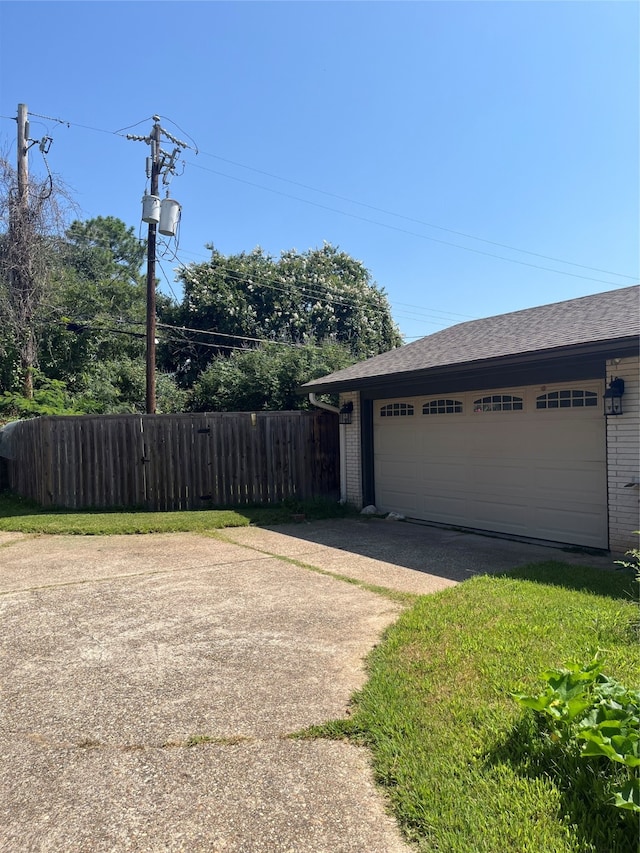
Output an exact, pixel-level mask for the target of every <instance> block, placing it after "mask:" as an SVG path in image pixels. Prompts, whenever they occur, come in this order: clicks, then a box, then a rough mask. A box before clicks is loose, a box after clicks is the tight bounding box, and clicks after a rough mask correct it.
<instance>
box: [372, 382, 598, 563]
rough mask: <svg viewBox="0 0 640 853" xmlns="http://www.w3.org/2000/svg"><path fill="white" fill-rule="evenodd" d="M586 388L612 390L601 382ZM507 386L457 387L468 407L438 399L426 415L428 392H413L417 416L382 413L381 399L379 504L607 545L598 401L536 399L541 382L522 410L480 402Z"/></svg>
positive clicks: (527, 392)
mask: <svg viewBox="0 0 640 853" xmlns="http://www.w3.org/2000/svg"><path fill="white" fill-rule="evenodd" d="M587 386H588V389H587ZM585 389H587V390H591V391H593V392H595V393H597V394H598V395H599V396H600V395H601V393H602V392H603V390H604V389H603V388H602V383H601V382H600V383H598V382H591V383H586V384H585ZM542 390H544V393H545V394H547V393H549V392H552V391H553V390H554V388H553V386H547V388H546V389H542ZM501 393H502V392H501V391H497V392H493V391H488V392H468V393H465V394H463V395H452V397H455V398H456V399H458V400H460V401H461V402H462V408H463V411H462V413H459V414H455V415H453V414H447V415H439V414H437V413H435V414H434V413H433V409H435V408H436V407H435V406H432V411H431V413H430V414H428V415H423V414H422V411H423V403H424V402H428V401H427V398H413V399H411V400H406V401H405V402H408V403H410V404H412V405H413V406H414V412H415V414H414V416H412V417H405V418H400V417H397V418H396V417H386V418H380V417H378V413H379V411H380V409H379V408H378V404H375V405H374V454H375V455H374V466H375V489H376V503H377V505H378V506H379V507H380V508H381V509H382V510H384V511H391V510H396V511H399V512H403V513H404V514H406V515H409V516H413V517H416V518H423V519H425V520H427V521H428V520H431V521H437V522H441V523H445V524H453V525H458V526H464V527H475V528H478V529H484V530H493V531H496V532H503V533H511V534H517V535H522V536H529V537H534V538H540V539H549V540H553V541H559V542H571V543H575V544H578V545H587V546H591V547H601V548H604V547H607V510H606V446H605V419H604V417H603V416H602V413H601V410H600V407H599V406H598V407H595V406H593V407H589V408H587V407H583V408H578V407H576V408H575V409H571V408H567V409H537V403H536V401H537V399H538V396H539V395H540V393H541V389H540V388H539V387H538V388H528V389H526V388H525V389H520V390H518V392H517V396H520V397H521V398H522V400H523V404H522V410H521V411H512V410H507V411H499V410H495V411H483V412H479V413H476V412H474V403H475V401H476V400H477V399H479V398H480V397H487V396H488V395H492V396H491V402H492V403H493V402H494V401H496V400H497V401H499V400H500V399H501V398H500V396H499V395H500V394H501ZM509 393H512V392H509V391H506V392H505V394H509ZM513 393H514V394H515V393H516V392H513ZM494 394H496V395H498V396H497V397H494V396H493V395H494ZM445 396H448V395H445ZM503 399H507V398H506V397H505V398H503ZM385 402H387V401H385ZM475 408H477V406H476V407H475Z"/></svg>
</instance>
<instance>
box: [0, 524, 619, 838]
mask: <svg viewBox="0 0 640 853" xmlns="http://www.w3.org/2000/svg"><path fill="white" fill-rule="evenodd" d="M283 558H284V559H283ZM292 559H293V560H295V561H297V562H302V563H304V564H305V566H306V567H301V566H300V565H296V564H295V563H293V562H291V560H292ZM540 559H565V560H570V561H577V562H585V558H584V556H583V555H568V554H565V553H560V552H555V551H550V550H549V549H546V548H541V547H539V546H528V545H519V544H517V543H512V542H504V541H501V540H494V539H484V538H482V537H477V536H469V535H467V534H461V533H455V532H451V531H440V530H435V529H434V528H428V527H423V526H418V525H408V524H398V523H396V524H390V523H388V522H382V521H373V520H372V521H367V522H360V521H357V520H348V521H347V520H343V521H331V522H318V523H315V524H301V525H294V526H287V527H281V528H278V529H277V530H261V529H256V528H243V529H235V530H228V531H224V532H222V533H221V534H218V535H216V536H214V537H213V538H209V537H205V536H198V535H195V534H171V535H152V536H113V537H80V536H78V537H51V536H37V537H30V536H21V535H16V534H0V626H1V630H2V643H1V652H0V678H1V690H2V693H1V696H0V772H1V777H2V783H1V789H0V827H1V829H0V850H2V851H11V853H21V851H29V853H32V851H74V853H80V851H92V853H95V851H145V853H146V851H149V852H150V851H185V853H186V851H189V853H192V851H233V853H241V851H242V853H261V851H265V853H266V851H269V853H284V851H296V853H297V851H301V853H302V851H309V853H325V851H326V853H341V851H344V853H348V851H354V853H356V851H357V853H396V851H397V853H400V851H407V850H408V848H407V847H406V845H405V844H404V842H403V841H402V839H401V837H400V835H399V832H398V830H397V828H396V826H395V823H394V821H393V820H392V819H391V818H390V817H389V816H388V815H387V813H386V811H385V803H384V801H383V798H382V795H381V794H380V793H379V792H378V791H377V790H376V788H375V787H374V785H373V781H372V775H371V770H370V766H369V759H368V753H367V752H366V751H365V750H362V749H359V748H356V747H354V746H351V745H349V744H346V743H341V742H332V741H325V740H320V741H317V740H292V739H290V738H288V737H287V736H288V735H289V734H290V733H292V732H295V731H297V730H299V729H301V728H303V727H305V726H308V725H310V724H312V723H321V722H324V721H326V720H327V719H331V718H335V717H341V716H344V715H345V713H346V710H347V707H348V701H349V697H350V695H351V694H352V693H353V691H354V690H355V689H357V688H358V687H359V686H361V685H362V683H363V681H364V670H363V665H362V660H363V657H364V656H365V655H366V653H367V652H368V651H369V650H370V648H371V647H372V646H373V645H374V644H375V642H376V641H377V640H378V638H379V636H380V633H381V632H382V631H383V629H384V628H385V627H386V626H388V625H389V624H390V623H392V622H393V621H394V620H395V619H396V618H397V616H398V614H399V612H400V605H398V604H397V603H396V602H394V601H392V600H390V599H389V598H387V597H385V596H384V595H379V594H376V593H374V592H372V591H368V590H367V589H364V588H361V587H358V586H354V585H353V584H347V583H345V582H344V581H343V580H341V579H340V578H338V577H336V576H337V575H342V576H346V577H351V578H355V579H358V580H360V581H363V582H366V583H370V584H377V585H380V586H385V587H388V588H392V589H399V590H405V591H410V592H415V593H427V592H433V591H435V590H438V589H442V588H444V587H446V586H450V585H452V584H454V583H456V582H457V581H459V580H462V579H464V578H465V577H468V576H469V575H470V574H472V573H475V572H479V571H495V570H501V569H504V568H509V567H511V566H514V565H518V564H521V563H523V562H531V561H535V560H540ZM587 561H589V560H587ZM590 561H591V562H593V563H594V564H596V565H602V567H604V568H606V567H609V566H610V565H611V560H610V558H608V557H601V558H591V559H590ZM309 567H316V568H319V569H321V570H322V571H323V572H326V571H328V572H331V573H333V575H327V574H321V573H318V572H314V571H312V570H311V569H310V568H309ZM334 575H336V576H334Z"/></svg>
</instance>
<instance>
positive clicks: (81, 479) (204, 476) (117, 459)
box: [8, 411, 339, 510]
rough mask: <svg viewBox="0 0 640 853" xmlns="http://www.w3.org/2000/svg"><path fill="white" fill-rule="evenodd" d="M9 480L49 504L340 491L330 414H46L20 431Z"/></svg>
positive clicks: (197, 501) (191, 504)
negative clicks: (65, 415)
mask: <svg viewBox="0 0 640 853" xmlns="http://www.w3.org/2000/svg"><path fill="white" fill-rule="evenodd" d="M11 457H12V458H10V459H9V464H8V469H9V485H10V488H11V489H12V490H13V491H14V492H16V493H17V494H20V495H23V496H24V497H29V498H32V499H34V500H36V501H38V503H40V504H42V505H43V506H63V507H75V508H81V507H116V506H122V507H134V506H136V507H145V508H147V509H151V510H173V509H199V508H202V507H207V506H231V505H239V504H248V503H266V504H268V503H276V502H279V501H282V500H284V499H286V498H296V499H300V500H304V499H309V498H319V497H327V498H333V497H337V495H338V490H339V451H338V423H337V418H336V416H335V415H333V414H331V413H330V412H324V411H318V412H257V413H250V412H240V413H236V412H215V413H205V414H193V415H106V416H82V417H42V418H37V419H34V420H29V421H24V422H22V423H20V424H18V425H17V426H16V428H15V429H14V431H13V433H12V436H11Z"/></svg>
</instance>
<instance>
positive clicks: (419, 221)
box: [0, 113, 637, 287]
mask: <svg viewBox="0 0 640 853" xmlns="http://www.w3.org/2000/svg"><path fill="white" fill-rule="evenodd" d="M32 115H39V114H37V113H32ZM41 117H42V118H45V119H47V120H50V121H56V122H59V123H61V124H65V125H66V126H67V127H78V128H82V129H85V130H92V131H95V132H99V133H108V134H112V135H116V136H122V132H121V131H122V130H126V129H127V128H122V129H121V130H118V131H111V130H105V129H104V128H97V127H91V126H89V125H83V124H78V123H76V122H70V121H66V120H64V119H56V118H51V117H47V116H41ZM0 118H5V119H11V120H15V119H13V118H12V117H11V116H4V115H3V116H0ZM144 121H145V119H143V120H142V121H140V122H137V123H136V124H135V125H130V127H135V126H137V124H141V123H143V122H144ZM168 121H171V122H172V123H173V124H175V125H176V127H179V125H177V124H176V122H174V121H173V120H172V119H168ZM192 141H193V140H192ZM194 145H195V143H194ZM185 147H188V148H190V149H191V150H193V151H195V152H196V153H201V154H203V155H204V156H207V157H212V158H214V159H218V160H221V161H223V162H227V163H229V164H231V165H234V166H238V167H240V168H243V169H247V170H250V171H253V172H256V173H257V174H263V175H265V176H267V177H271V178H273V179H275V180H279V181H282V182H285V183H289V184H292V185H294V186H299V187H301V188H303V189H307V190H310V191H311V192H316V193H321V194H323V195H326V196H329V197H332V198H337V199H339V200H341V201H346V202H348V203H350V204H356V205H358V206H360V207H365V208H368V209H370V210H375V211H377V212H380V213H384V214H385V215H388V216H393V217H396V218H399V219H404V220H406V221H408V222H415V223H417V224H420V225H424V226H426V227H428V228H435V229H437V230H440V231H445V232H447V233H450V234H456V235H458V236H461V237H464V238H465V239H470V240H476V241H479V242H482V243H486V244H488V245H493V246H498V247H500V248H505V249H509V250H510V251H514V252H520V253H522V254H526V255H531V256H533V257H538V258H542V259H545V260H550V261H553V262H555V263H561V264H566V265H568V266H574V267H577V268H580V269H585V270H592V271H594V272H601V273H604V274H606V275H613V276H616V277H619V278H627V279H629V280H632V281H636V280H637V278H636V276H632V275H628V274H626V273H618V272H614V271H613V270H606V269H602V268H600V267H592V266H588V265H587V264H580V263H577V262H575V261H568V260H565V259H563V258H557V257H554V256H552V255H544V254H542V253H540V252H534V251H531V250H528V249H521V248H519V247H517V246H512V245H510V244H507V243H501V242H498V241H496V240H489V239H487V238H484V237H478V236H476V235H474V234H469V233H467V232H464V231H457V230H455V229H453V228H447V227H445V226H442V225H437V224H435V223H432V222H427V221H425V220H422V219H418V218H415V217H410V216H406V215H404V214H401V213H397V212H395V211H392V210H388V209H386V208H382V207H379V206H376V205H372V204H368V203H367V202H361V201H358V200H357V199H353V198H350V197H348V196H343V195H340V194H338V193H333V192H330V191H328V190H322V189H320V188H318V187H313V186H311V185H309V184H305V183H302V182H300V181H294V180H292V179H290V178H284V177H282V176H280V175H276V174H274V173H272V172H268V171H266V170H263V169H257V168H255V167H253V166H248V165H246V164H244V163H239V162H238V161H235V160H230V159H228V158H225V157H221V156H220V155H218V154H213V153H211V152H207V151H201V152H199V150H198V148H197V146H196V147H192V146H185ZM191 165H193V166H195V167H196V168H200V169H202V170H204V171H208V172H211V173H212V174H216V175H219V176H221V177H225V178H228V179H229V180H234V181H238V182H240V183H244V184H247V185H248V186H254V187H256V188H258V189H262V190H264V191H266V192H271V193H274V194H276V195H281V196H283V197H285V198H291V199H293V200H295V201H300V202H302V203H303V204H309V205H312V206H314V207H319V208H321V209H324V210H328V211H330V212H333V213H338V214H340V215H342V216H347V217H350V218H353V219H359V220H361V221H363V222H367V223H369V224H372V225H377V226H378V227H382V228H388V229H390V230H394V231H399V232H401V233H405V234H408V235H410V236H413V237H418V238H419V239H423V240H429V241H431V242H435V243H439V244H441V245H445V246H450V247H451V248H456V249H459V250H461V251H466V252H472V253H474V254H480V255H484V256H486V257H491V258H495V259H497V260H502V261H505V262H507V263H515V264H520V265H521V266H528V267H532V268H533V269H540V270H543V271H544V272H551V273H555V274H556V275H567V276H571V277H573V278H580V279H583V280H585V281H593V282H596V283H599V284H607V285H611V286H614V287H615V286H616V285H615V284H614V282H610V281H606V280H604V279H599V278H593V277H590V276H582V275H579V274H577V273H571V272H568V271H563V270H558V269H553V268H552V267H546V266H542V265H540V264H533V263H528V262H526V261H520V260H517V259H516V258H508V257H504V256H503V255H497V254H495V253H492V252H484V251H482V250H480V249H474V248H472V247H470V246H463V245H460V244H458V243H452V242H450V241H447V240H440V239H438V238H436V237H430V236H428V235H426V234H421V233H419V232H415V231H410V230H408V229H405V228H400V227H398V226H394V225H390V224H389V223H384V222H379V221H377V220H374V219H370V218H368V217H364V216H359V215H358V214H354V213H349V212H347V211H343V210H339V209H338V208H333V207H329V206H328V205H323V204H319V203H318V202H314V201H311V200H309V199H305V198H301V197H299V196H295V195H291V194H289V193H283V192H281V191H279V190H275V189H273V188H270V187H265V186H263V185H261V184H257V183H255V182H252V181H247V180H244V179H243V178H238V177H235V176H232V175H228V174H226V173H224V172H220V171H218V170H215V169H208V168H207V167H205V166H201V165H200V164H198V163H191Z"/></svg>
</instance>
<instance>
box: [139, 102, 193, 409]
mask: <svg viewBox="0 0 640 853" xmlns="http://www.w3.org/2000/svg"><path fill="white" fill-rule="evenodd" d="M163 136H164V137H166V138H167V139H169V140H170V141H171V142H173V143H174V145H175V146H176V147H175V148H174V149H173V152H172V153H171V154H170V153H169V152H168V151H164V150H163V149H162V148H161V143H162V137H163ZM127 139H132V140H134V141H136V142H146V144H147V145H149V146H150V147H151V156H150V157H148V158H147V178H149V179H150V181H151V186H150V194H149V195H148V196H147V195H145V198H144V199H143V221H144V222H147V223H148V224H149V232H148V238H147V334H146V338H147V392H146V410H147V414H148V415H155V413H156V240H157V232H158V227H159V228H160V234H163V235H165V236H175V234H176V228H177V222H178V221H179V218H180V216H179V210H180V205H179V204H178V203H177V202H176V201H174V200H172V199H169V197H168V196H169V190H168V189H167V198H166V199H164V200H163V201H162V203H161V202H160V198H159V178H160V176H161V175H162V183H163V185H165V184H168V183H169V176H170V175H174V174H175V171H176V159H177V157H178V155H179V153H180V151H181V149H183V148H188V147H189V146H188V145H187V143H186V142H181V141H180V140H179V139H176V137H175V136H173V135H172V134H171V133H169V131H168V130H165V129H164V128H163V127H161V125H160V116H153V127H152V128H151V133H150V134H149V136H138V135H137V134H133V133H128V134H127ZM147 199H151V200H153V201H155V202H156V203H157V205H158V210H159V211H162V207H163V206H164V205H167V206H172V208H173V210H172V212H170V214H169V215H168V217H167V221H166V222H165V221H164V219H163V215H162V213H157V211H156V212H153V213H150V214H149V215H148V216H145V213H144V209H145V208H144V204H145V200H147ZM176 211H177V212H176ZM156 213H157V215H156Z"/></svg>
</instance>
